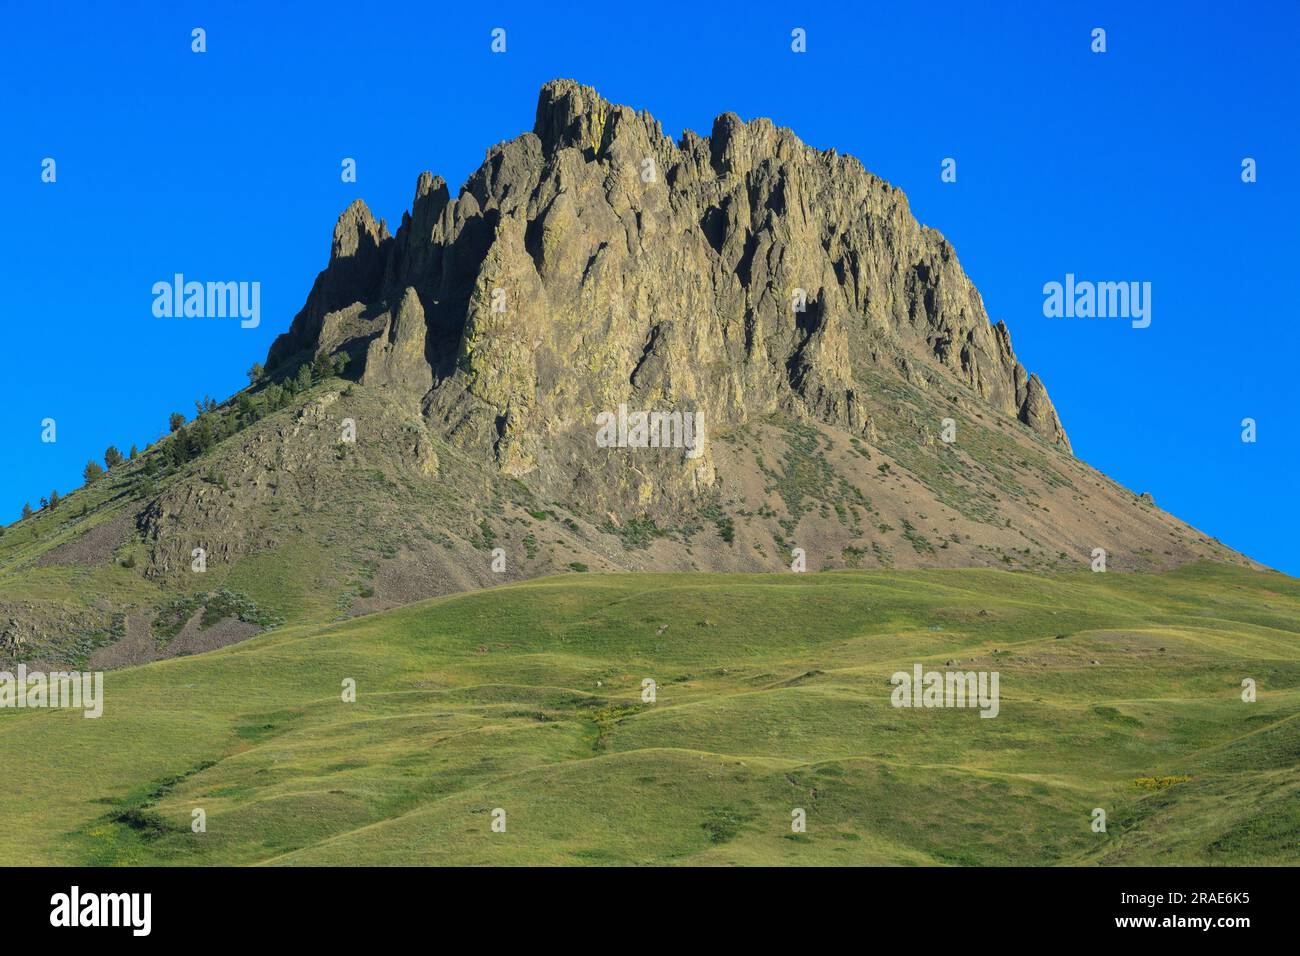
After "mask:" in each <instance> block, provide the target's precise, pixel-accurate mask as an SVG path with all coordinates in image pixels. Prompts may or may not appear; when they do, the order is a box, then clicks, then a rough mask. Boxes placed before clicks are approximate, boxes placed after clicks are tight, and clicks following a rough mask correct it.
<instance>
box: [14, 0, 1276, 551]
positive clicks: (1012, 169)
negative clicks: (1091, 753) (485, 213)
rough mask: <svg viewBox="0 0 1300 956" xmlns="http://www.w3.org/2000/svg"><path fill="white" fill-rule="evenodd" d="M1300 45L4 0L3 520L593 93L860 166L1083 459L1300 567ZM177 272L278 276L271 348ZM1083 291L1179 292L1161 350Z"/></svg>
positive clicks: (238, 358)
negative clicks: (180, 310) (349, 178)
mask: <svg viewBox="0 0 1300 956" xmlns="http://www.w3.org/2000/svg"><path fill="white" fill-rule="evenodd" d="M1036 7H1041V9H1034V8H1036ZM1139 8H1141V9H1139ZM1298 26H1300V6H1298V5H1297V4H1295V3H1292V2H1276V3H1262V4H1257V5H1253V6H1250V7H1240V6H1229V5H1222V4H1211V3H1196V2H1192V3H1177V4H1175V3H1167V4H1133V3H1072V2H1052V3H1042V4H1032V5H1031V4H1027V3H1025V4H1002V5H997V4H985V3H970V4H950V3H944V2H926V3H919V2H918V3H872V4H863V5H861V6H860V7H859V8H858V9H853V10H850V9H849V5H847V4H827V5H825V6H822V7H817V6H809V5H804V4H788V3H787V4H763V3H746V4H743V5H736V6H735V9H734V12H725V11H722V10H719V9H717V8H716V5H713V4H702V3H694V4H631V3H625V4H602V5H599V6H598V7H597V6H595V5H578V4H574V5H572V6H570V7H566V6H564V5H557V4H549V3H548V4H538V3H532V4H527V5H524V4H510V3H493V4H480V5H474V6H471V7H468V8H466V9H465V12H460V10H458V9H453V10H450V11H449V10H448V9H447V8H442V7H439V6H438V5H436V4H430V3H401V2H394V3H385V4H362V3H347V4H343V3H336V4H322V3H317V4H311V5H307V4H301V5H296V4H274V5H272V4H264V3H259V4H251V3H250V4H241V3H230V2H223V3H211V4H191V3H167V4H162V3H159V4H143V3H134V2H130V0H124V2H122V3H116V4H111V5H100V4H96V5H91V4H88V3H87V4H61V3H43V4H34V3H31V4H28V3H13V2H0V80H2V81H3V82H2V83H0V104H2V105H3V110H0V117H2V119H0V122H3V124H4V133H3V138H2V140H0V142H2V143H3V145H2V146H0V184H2V186H0V188H2V189H3V199H4V209H5V212H6V214H7V215H8V216H9V226H8V227H7V228H6V229H4V230H3V233H0V262H2V263H3V272H2V273H0V274H2V275H3V278H4V280H5V281H4V293H3V296H2V297H0V303H2V307H3V310H4V311H3V316H4V327H5V334H6V336H7V339H8V349H7V353H8V356H7V361H6V362H5V372H4V376H3V379H2V380H0V436H3V439H4V441H3V444H2V445H0V447H3V448H4V461H3V466H4V467H3V468H0V519H3V520H6V521H7V520H12V519H13V518H15V517H17V514H18V511H19V509H20V508H21V506H22V503H23V502H24V501H31V502H32V503H33V505H35V504H36V503H37V500H38V499H39V498H40V497H41V496H42V495H44V494H48V492H49V491H50V489H51V488H58V489H59V490H60V491H61V492H66V491H68V490H70V489H71V488H73V487H75V486H77V485H78V484H80V474H81V469H82V467H83V466H84V464H85V462H86V460H87V458H90V457H96V458H99V457H101V456H102V453H103V451H104V449H105V447H106V446H107V445H109V444H110V443H113V444H116V445H118V447H120V448H122V449H123V450H125V449H126V448H128V447H129V446H130V445H131V444H132V443H133V442H134V443H137V444H139V445H141V446H142V447H143V446H144V445H145V444H147V443H148V442H149V441H151V440H153V439H155V438H156V437H157V436H158V435H159V433H160V432H161V431H162V430H163V429H165V427H166V420H167V414H168V412H170V411H172V410H179V411H182V412H185V413H186V414H190V413H192V412H193V403H194V399H196V398H199V397H201V396H203V395H204V394H210V395H212V396H214V397H216V398H219V399H220V398H224V397H226V396H227V395H229V394H230V393H231V392H233V391H235V390H236V389H238V388H239V387H241V386H242V385H243V384H245V379H244V374H243V373H244V370H245V369H247V368H248V366H249V365H250V364H251V363H252V362H254V361H258V360H261V359H263V358H264V357H265V354H266V350H267V347H268V346H269V344H270V342H271V340H272V339H273V338H274V336H275V335H276V334H277V333H278V332H280V331H283V330H284V329H285V328H286V327H287V325H288V323H289V320H290V319H291V318H292V316H293V314H294V313H295V312H296V311H297V310H298V308H299V307H300V306H301V304H302V302H303V300H304V298H305V297H306V294H307V291H308V289H309V288H310V286H311V282H312V279H313V278H314V276H315V274H316V272H317V271H318V270H319V269H321V268H322V267H323V266H324V264H325V262H326V260H327V258H328V253H329V242H330V235H331V230H332V227H333V224H334V221H335V219H336V218H337V216H338V214H339V212H340V211H341V210H342V209H343V208H344V207H345V206H346V205H347V203H348V202H350V201H351V200H352V199H354V198H356V197H358V196H360V197H362V198H364V199H365V200H366V202H367V203H368V204H369V205H370V207H371V209H372V210H374V212H375V214H376V215H377V216H383V217H385V218H387V219H388V221H389V223H390V224H391V225H393V227H394V228H395V226H396V223H397V222H398V221H399V220H400V218H401V213H402V211H403V210H404V209H406V208H408V206H409V204H410V201H411V198H412V196H413V194H414V189H415V182H416V178H417V175H418V174H419V172H420V171H421V170H423V169H431V170H432V171H433V172H435V173H437V174H440V175H442V176H443V177H444V178H445V179H446V180H447V181H448V183H449V184H451V186H452V188H453V192H454V191H455V188H456V187H457V186H458V185H459V184H460V183H461V182H463V181H464V179H465V177H466V176H467V175H468V174H469V173H470V172H471V171H472V170H473V169H474V168H475V167H476V166H477V165H478V164H479V163H480V162H481V161H482V159H483V154H484V150H485V149H486V148H487V147H488V146H489V145H491V144H493V143H496V142H499V141H501V140H504V139H509V138H511V137H513V136H515V135H517V134H518V133H520V132H523V131H524V130H527V129H530V128H531V126H532V121H533V113H534V109H535V106H536V98H537V90H538V88H539V87H540V86H541V84H542V83H543V82H545V81H546V80H548V79H552V78H555V77H560V76H566V77H572V78H574V79H577V80H579V81H581V82H583V83H588V84H591V85H593V86H595V87H596V88H597V89H599V90H600V91H601V92H602V93H603V94H604V95H605V96H606V97H608V98H609V99H611V100H613V101H615V102H620V103H626V104H629V105H631V106H634V107H637V108H641V109H648V110H650V111H651V112H652V113H653V114H654V115H655V116H656V117H657V118H658V119H659V120H660V121H661V122H662V123H663V124H664V129H665V132H667V133H669V134H670V135H672V136H674V137H676V136H679V135H680V133H681V131H682V130H683V129H684V128H690V129H693V130H695V131H696V132H699V133H701V134H705V135H707V133H708V131H709V129H710V126H711V123H712V119H713V117H714V116H715V115H717V114H718V113H721V112H725V111H728V110H730V111H734V112H736V113H739V114H740V115H741V116H742V117H744V118H746V119H749V118H752V117H755V116H769V117H771V118H772V119H773V120H775V121H776V122H777V123H778V124H781V125H785V126H790V127H792V128H793V129H794V130H795V131H796V132H797V133H798V134H799V135H800V136H801V137H802V138H803V139H804V140H805V141H806V142H808V143H810V144H811V145H813V146H816V147H819V148H829V147H834V148H836V149H837V150H839V151H840V152H842V153H849V154H852V155H854V156H857V157H858V158H859V159H861V160H862V162H863V163H864V164H865V165H866V167H867V168H868V169H870V170H872V171H873V172H875V173H876V174H878V175H880V176H882V177H884V178H885V179H888V180H889V181H890V182H892V183H894V184H895V185H897V186H900V187H901V188H902V189H903V190H904V191H905V192H906V193H907V195H908V197H909V199H910V202H911V205H912V209H913V212H914V213H915V214H916V216H917V218H918V219H920V220H921V221H922V222H924V223H926V224H927V225H930V226H933V227H935V228H938V229H940V230H941V231H942V232H943V233H944V234H945V235H946V236H947V237H948V238H949V239H950V240H951V241H952V243H953V244H954V246H955V247H956V250H957V254H958V256H959V258H960V260H961V262H962V265H963V266H964V267H965V269H966V271H967V273H968V274H969V275H970V276H971V278H972V279H973V281H974V282H975V284H976V285H977V286H978V288H979V289H980V291H981V293H982V294H983V297H984V302H985V305H986V306H987V307H988V310H989V313H990V315H991V317H992V318H993V320H994V321H996V320H998V319H1004V320H1006V322H1007V324H1008V325H1009V326H1010V328H1011V333H1012V341H1013V343H1014V346H1015V348H1016V351H1017V353H1018V355H1019V356H1020V358H1021V360H1022V361H1023V362H1024V363H1025V364H1026V365H1027V366H1028V367H1029V368H1030V369H1031V370H1032V371H1035V372H1037V373H1038V374H1039V375H1040V376H1041V378H1042V379H1043V381H1044V382H1045V383H1046V385H1047V388H1048V391H1049V392H1050V394H1051V396H1052V399H1053V401H1054V402H1055V403H1056V406H1057V408H1058V409H1059V410H1060V413H1061V417H1062V419H1063V421H1064V423H1065V427H1066V429H1067V431H1068V432H1069V434H1070V437H1071V440H1072V441H1073V443H1074V447H1075V450H1076V453H1077V454H1078V455H1079V456H1080V457H1081V458H1083V459H1084V460H1086V461H1088V462H1089V463H1091V464H1093V465H1095V466H1096V467H1098V468H1100V469H1101V470H1103V471H1105V472H1107V473H1108V474H1110V475H1112V476H1113V477H1114V478H1116V479H1117V480H1118V481H1120V482H1121V483H1123V484H1125V485H1127V486H1128V487H1130V488H1132V489H1133V490H1135V491H1149V492H1151V493H1152V494H1153V495H1154V497H1155V500H1156V502H1157V503H1158V504H1159V505H1160V506H1161V507H1164V508H1166V509H1168V510H1169V511H1171V512H1173V513H1174V514H1176V515H1178V516H1179V517H1181V518H1183V519H1185V520H1187V521H1189V522H1190V523H1192V524H1193V525H1195V526H1196V527H1198V528H1200V529H1201V530H1203V531H1205V532H1206V533H1208V534H1210V535H1213V536H1215V537H1218V538H1219V539H1220V540H1222V541H1223V542H1224V543H1225V544H1228V545H1230V546H1232V547H1234V548H1237V549H1239V550H1241V551H1244V552H1245V553H1247V554H1249V555H1251V556H1252V557H1255V558H1257V559H1259V560H1261V561H1263V562H1265V563H1267V564H1270V565H1272V566H1274V567H1278V568H1280V569H1283V570H1286V571H1288V572H1290V573H1292V574H1300V548H1297V545H1296V540H1297V535H1300V518H1298V517H1297V515H1298V514H1300V509H1297V507H1296V504H1295V500H1294V490H1295V487H1296V480H1295V475H1296V473H1297V464H1298V463H1300V453H1297V450H1296V448H1297V434H1296V429H1295V425H1294V422H1295V419H1296V414H1297V407H1296V405H1297V402H1296V398H1297V393H1298V392H1300V388H1298V387H1297V384H1296V381H1297V377H1296V371H1295V369H1296V362H1297V357H1298V356H1300V326H1298V324H1297V321H1296V318H1297V317H1296V293H1297V289H1296V279H1297V275H1300V269H1297V262H1300V183H1297V178H1296V175H1295V169H1294V167H1295V166H1296V165H1297V163H1300V123H1297V113H1296V104H1297V103H1298V102H1300V79H1298V78H1300V68H1297V67H1296V65H1295V64H1296V57H1295V50H1294V43H1295V37H1296V35H1297V27H1298ZM194 27H203V28H204V29H205V30H206V31H207V46H208V49H207V52H206V53H204V54H195V53H192V52H191V50H190V44H191V39H190V31H191V30H192V28H194ZM494 27H503V28H505V29H506V31H507V35H506V36H507V52H506V53H505V54H502V55H497V54H493V53H492V52H491V51H490V49H489V44H490V34H491V31H492V29H493V28H494ZM795 27H802V28H804V29H805V30H806V31H807V36H808V52H807V53H805V54H802V55H796V54H794V53H792V52H791V51H790V31H791V30H792V29H793V28H795ZM1095 27H1102V28H1104V29H1105V30H1106V31H1107V52H1106V53H1104V54H1094V53H1092V52H1091V51H1090V42H1091V39H1090V33H1091V31H1092V29H1093V28H1095ZM45 157H52V158H54V159H55V161H56V163H57V181H56V182H54V183H42V182H41V162H42V160H43V159H44V158H45ZM343 157H353V158H355V159H356V161H357V165H358V182H357V183H356V184H345V183H343V182H341V181H340V176H339V170H340V162H341V160H342V159H343ZM945 157H952V158H955V159H956V160H957V172H958V177H957V182H956V183H942V182H941V181H940V164H941V161H942V160H943V159H944V158H945ZM1244 157H1252V158H1254V159H1255V160H1256V161H1257V164H1258V182H1256V183H1253V184H1245V183H1243V182H1242V181H1241V161H1242V159H1243V158H1244ZM176 272H182V273H186V274H187V275H189V276H191V277H194V278H200V279H240V280H247V281H259V282H260V283H261V286H262V322H261V326H260V327H259V328H256V329H241V328H240V327H239V323H238V322H237V321H229V320H225V321H222V320H214V321H211V322H205V321H191V322H184V321H176V320H166V319H157V318H155V317H154V316H153V314H152V311H151V307H152V302H153V297H152V295H151V293H150V289H151V287H152V285H153V283H154V282H156V281H158V280H160V279H169V278H170V277H171V276H172V275H173V274H174V273H176ZM1067 272H1073V273H1074V274H1075V275H1077V276H1078V277H1079V278H1081V279H1089V278H1090V279H1095V280H1113V281H1119V280H1135V281H1148V282H1151V284H1152V323H1151V326H1150V328H1147V329H1142V330H1135V329H1132V328H1131V327H1130V326H1129V325H1128V323H1126V322H1122V321H1119V320H1107V321H1102V320H1085V319H1048V318H1045V317H1044V316H1043V310H1042V304H1043V293H1042V287H1043V284H1044V283H1045V282H1049V281H1052V280H1056V281H1061V280H1063V278H1064V276H1065V274H1066V273H1067ZM46 417H52V418H54V419H56V420H57V422H58V441H57V442H56V443H55V444H43V443H42V442H41V441H40V423H41V420H42V419H44V418H46ZM1246 417H1251V418H1254V419H1255V420H1256V421H1257V422H1258V441H1257V442H1256V443H1255V444H1245V443H1243V442H1242V441H1241V438H1240V433H1241V424H1240V423H1241V420H1242V419H1243V418H1246Z"/></svg>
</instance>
